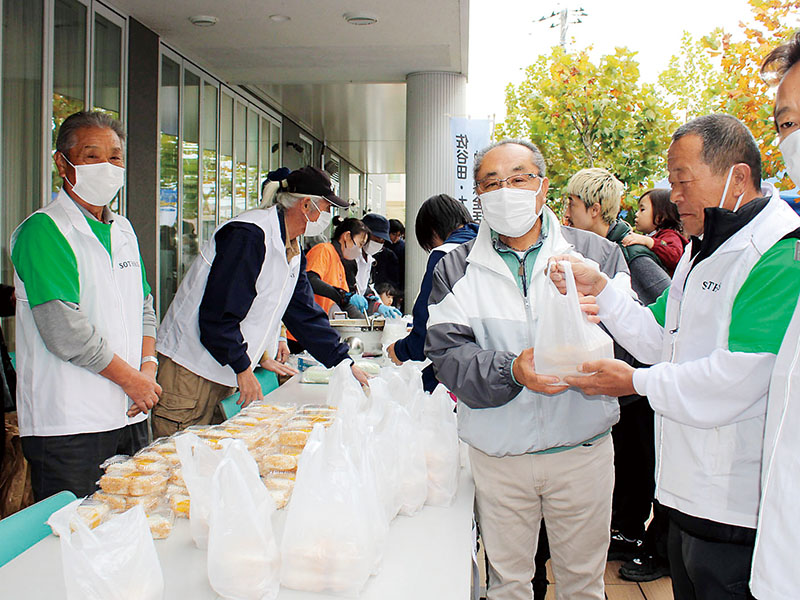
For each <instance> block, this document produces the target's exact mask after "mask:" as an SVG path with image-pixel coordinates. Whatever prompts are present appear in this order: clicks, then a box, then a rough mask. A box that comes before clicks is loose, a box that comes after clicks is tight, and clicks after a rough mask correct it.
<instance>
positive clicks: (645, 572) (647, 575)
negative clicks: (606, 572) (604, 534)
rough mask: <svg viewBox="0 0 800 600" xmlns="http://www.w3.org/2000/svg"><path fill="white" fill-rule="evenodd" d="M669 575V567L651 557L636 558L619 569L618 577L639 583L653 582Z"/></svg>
mask: <svg viewBox="0 0 800 600" xmlns="http://www.w3.org/2000/svg"><path fill="white" fill-rule="evenodd" d="M665 575H669V565H668V564H666V563H665V562H664V561H663V560H659V559H657V558H656V557H655V556H652V555H642V556H637V557H636V558H634V559H633V560H629V561H628V562H626V563H625V564H624V565H622V566H621V567H620V568H619V576H620V577H622V578H623V579H625V580H627V581H636V582H639V583H642V582H645V581H655V580H656V579H660V578H661V577H664V576H665Z"/></svg>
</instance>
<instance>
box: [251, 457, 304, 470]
mask: <svg viewBox="0 0 800 600" xmlns="http://www.w3.org/2000/svg"><path fill="white" fill-rule="evenodd" d="M258 462H259V466H263V467H264V468H265V469H268V470H271V471H296V470H297V457H296V456H290V455H288V454H267V455H265V456H263V457H261V459H260V460H259V461H258Z"/></svg>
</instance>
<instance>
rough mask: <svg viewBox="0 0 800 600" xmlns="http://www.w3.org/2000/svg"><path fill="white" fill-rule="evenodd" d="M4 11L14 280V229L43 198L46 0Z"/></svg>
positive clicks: (6, 272) (5, 259) (6, 269)
mask: <svg viewBox="0 0 800 600" xmlns="http://www.w3.org/2000/svg"><path fill="white" fill-rule="evenodd" d="M2 11H3V31H2V61H3V62H2V77H3V80H2V95H3V99H2V103H3V104H2V106H3V108H2V110H3V114H2V120H3V136H2V157H3V169H2V174H1V175H0V177H1V178H2V179H1V180H0V181H2V202H0V225H2V228H1V230H2V238H0V246H1V247H2V258H0V261H2V271H3V281H4V282H5V283H11V282H12V281H13V269H12V266H11V261H10V260H9V255H10V249H9V246H10V244H9V241H10V239H11V233H12V232H13V231H14V229H16V227H17V225H19V224H20V223H21V222H22V221H23V219H25V217H27V216H28V215H29V214H31V213H32V212H33V211H35V210H37V209H38V208H39V207H40V206H41V203H42V144H43V142H44V140H43V139H42V138H43V135H42V134H43V131H42V129H43V128H42V48H43V46H44V42H43V22H44V7H43V2H42V0H26V1H25V2H3V6H2ZM45 139H46V138H45ZM46 168H49V166H48V167H46ZM12 322H13V321H12ZM6 335H7V337H6V339H7V340H13V339H14V336H13V329H12V331H8V330H6Z"/></svg>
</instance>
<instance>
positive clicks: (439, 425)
mask: <svg viewBox="0 0 800 600" xmlns="http://www.w3.org/2000/svg"><path fill="white" fill-rule="evenodd" d="M422 438H423V442H424V444H425V462H426V464H427V467H428V497H427V499H426V501H425V504H430V505H433V506H450V504H452V502H453V500H454V499H455V497H456V493H457V492H458V470H459V466H460V453H459V448H458V426H457V424H456V415H455V413H454V412H453V400H452V398H450V394H449V393H448V392H447V388H445V387H444V386H443V385H438V386H436V389H435V390H433V393H432V394H431V395H430V397H429V398H427V399H426V402H425V405H424V407H423V413H422Z"/></svg>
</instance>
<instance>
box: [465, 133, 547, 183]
mask: <svg viewBox="0 0 800 600" xmlns="http://www.w3.org/2000/svg"><path fill="white" fill-rule="evenodd" d="M506 144H517V145H518V146H525V147H526V148H527V149H528V150H530V151H531V154H533V164H534V165H536V168H537V169H539V176H540V177H545V175H546V174H547V173H546V170H547V165H545V162H544V156H542V153H541V151H540V150H539V148H537V147H536V146H535V145H534V144H533V143H532V142H529V141H528V140H522V139H514V138H508V139H505V140H500V141H499V142H495V143H493V144H489V145H488V146H486V148H484V149H483V150H479V151H478V153H477V154H476V155H475V166H474V167H473V168H472V179H473V180H474V181H475V182H477V181H478V171H480V170H481V165H482V164H483V159H484V157H485V156H486V153H487V152H489V151H490V150H494V149H495V148H497V147H498V146H505V145H506Z"/></svg>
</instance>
